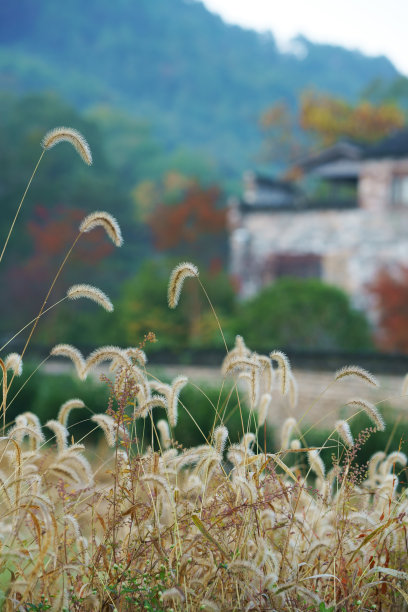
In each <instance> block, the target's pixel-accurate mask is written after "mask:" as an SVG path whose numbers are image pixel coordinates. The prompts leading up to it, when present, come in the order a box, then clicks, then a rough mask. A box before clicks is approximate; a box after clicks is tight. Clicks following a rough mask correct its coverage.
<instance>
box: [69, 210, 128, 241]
mask: <svg viewBox="0 0 408 612" xmlns="http://www.w3.org/2000/svg"><path fill="white" fill-rule="evenodd" d="M95 227H103V229H104V230H105V232H106V233H107V235H108V236H109V238H110V239H111V240H112V242H113V244H114V245H115V246H117V247H120V246H122V244H123V238H122V232H121V231H120V227H119V223H118V222H117V221H116V219H115V217H113V216H112V215H111V214H109V213H107V212H103V211H99V210H97V211H95V212H93V213H91V214H90V215H88V216H87V217H85V219H83V221H82V223H81V225H80V226H79V231H80V232H81V234H83V233H86V232H90V231H91V230H93V229H94V228H95Z"/></svg>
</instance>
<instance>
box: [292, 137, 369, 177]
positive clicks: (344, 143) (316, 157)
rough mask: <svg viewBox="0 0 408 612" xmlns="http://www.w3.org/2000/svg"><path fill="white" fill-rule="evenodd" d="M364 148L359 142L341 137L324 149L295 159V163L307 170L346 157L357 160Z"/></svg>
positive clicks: (362, 153)
mask: <svg viewBox="0 0 408 612" xmlns="http://www.w3.org/2000/svg"><path fill="white" fill-rule="evenodd" d="M365 148H366V147H365V145H363V144H361V143H359V142H353V141H351V140H345V139H343V140H339V141H338V142H336V143H334V144H333V145H331V146H329V147H326V148H325V149H321V150H320V151H316V152H315V153H311V154H310V155H307V156H305V157H303V158H302V159H299V160H297V162H295V165H296V166H298V167H299V168H303V170H306V171H308V170H312V169H313V168H316V167H318V166H321V165H323V164H327V163H330V162H334V161H337V160H343V159H347V160H352V161H357V160H359V159H361V157H362V156H363V155H364V151H365Z"/></svg>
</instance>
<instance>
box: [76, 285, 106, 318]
mask: <svg viewBox="0 0 408 612" xmlns="http://www.w3.org/2000/svg"><path fill="white" fill-rule="evenodd" d="M67 298H68V299H70V300H78V299H79V298H87V299H88V300H93V301H94V302H96V303H97V304H99V305H100V306H102V308H104V309H105V310H107V311H108V312H112V311H113V305H112V302H111V301H110V299H109V298H108V296H107V295H106V294H105V293H104V292H103V291H101V290H100V289H98V288H97V287H93V286H92V285H73V286H72V287H70V288H69V289H68V291H67Z"/></svg>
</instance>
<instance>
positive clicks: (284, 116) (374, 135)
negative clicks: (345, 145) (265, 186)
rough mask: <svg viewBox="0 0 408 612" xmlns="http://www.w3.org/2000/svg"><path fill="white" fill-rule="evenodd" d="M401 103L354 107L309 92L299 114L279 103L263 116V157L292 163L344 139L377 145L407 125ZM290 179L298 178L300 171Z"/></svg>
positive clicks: (361, 104)
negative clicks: (317, 147) (309, 152)
mask: <svg viewBox="0 0 408 612" xmlns="http://www.w3.org/2000/svg"><path fill="white" fill-rule="evenodd" d="M404 91H405V89H404ZM399 101H400V100H399V99H397V98H395V99H389V98H388V99H385V100H382V101H381V102H377V103H373V102H370V101H367V100H366V99H364V100H361V101H360V102H358V103H356V104H354V105H353V104H350V103H349V102H346V101H345V100H343V99H342V98H335V97H332V96H329V95H324V94H319V93H316V92H311V91H309V92H305V93H303V95H302V96H301V98H300V106H299V109H298V111H297V112H296V111H294V110H292V109H291V108H290V107H289V106H288V104H286V103H285V102H278V103H276V104H274V105H272V106H271V107H269V108H268V109H267V110H266V111H264V112H263V113H262V115H261V117H260V126H261V129H262V130H263V132H264V134H265V139H264V143H263V155H264V157H266V158H267V159H270V160H272V161H280V162H281V163H282V162H283V163H286V164H288V163H293V161H294V160H296V159H297V158H299V157H300V156H301V155H305V154H307V153H308V151H310V150H311V149H312V148H314V147H316V146H328V145H331V144H333V143H334V142H336V141H337V140H339V139H341V138H346V139H351V140H355V141H358V142H362V143H372V142H375V141H377V140H380V139H381V138H383V137H385V136H387V135H388V134H389V133H390V132H392V131H393V130H395V129H398V128H401V127H403V125H404V124H405V122H406V117H405V115H404V112H403V111H402V110H401V109H400V108H399V106H398V105H397V102H398V103H399ZM286 177H287V178H291V179H296V178H298V173H297V170H296V168H292V170H291V172H290V174H287V175H286Z"/></svg>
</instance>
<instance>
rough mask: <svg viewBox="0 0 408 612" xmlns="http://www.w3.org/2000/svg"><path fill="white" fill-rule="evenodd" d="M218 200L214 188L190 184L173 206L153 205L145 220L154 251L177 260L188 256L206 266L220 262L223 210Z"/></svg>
mask: <svg viewBox="0 0 408 612" xmlns="http://www.w3.org/2000/svg"><path fill="white" fill-rule="evenodd" d="M176 192H177V190H176ZM220 196H221V192H220V189H219V188H218V187H217V186H211V187H207V188H206V187H202V186H200V185H199V184H197V183H196V182H193V181H191V182H190V183H189V184H188V187H187V189H184V190H182V193H181V197H180V199H177V201H176V202H175V203H174V204H165V203H162V202H161V203H159V204H157V206H156V207H155V209H154V211H153V213H152V214H151V215H150V217H149V220H148V221H149V225H150V227H151V228H152V232H153V239H154V244H155V247H156V248H157V249H158V250H159V251H170V252H172V253H174V254H177V255H179V256H184V257H186V256H192V257H193V258H194V259H195V260H196V261H199V262H200V261H201V262H202V263H203V264H205V265H206V266H209V265H214V262H215V261H217V260H221V259H223V258H224V256H225V253H226V210H225V208H221V207H220ZM209 241H210V242H211V248H208V246H209Z"/></svg>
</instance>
